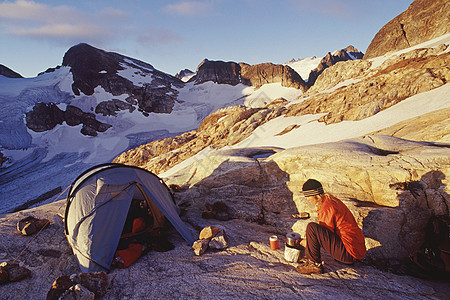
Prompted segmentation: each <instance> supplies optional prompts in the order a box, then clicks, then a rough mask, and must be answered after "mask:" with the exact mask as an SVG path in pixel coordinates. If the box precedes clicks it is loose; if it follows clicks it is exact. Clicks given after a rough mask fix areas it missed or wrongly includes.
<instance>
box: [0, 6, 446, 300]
mask: <svg viewBox="0 0 450 300" xmlns="http://www.w3.org/2000/svg"><path fill="white" fill-rule="evenodd" d="M449 19H450V3H449V2H448V1H445V0H437V1H432V0H415V1H414V2H413V3H412V4H411V6H410V7H409V8H408V9H407V10H406V11H405V12H403V13H402V14H400V15H399V16H397V17H396V18H394V19H393V20H392V21H390V22H389V23H387V24H386V25H385V26H384V27H383V28H381V29H380V31H379V32H378V33H377V34H376V36H375V37H374V38H373V40H372V42H371V44H370V46H369V48H368V49H367V51H366V53H365V54H364V53H362V52H361V51H359V50H358V49H356V48H355V47H354V46H351V45H349V46H348V47H346V48H345V49H338V50H335V49H330V52H329V53H327V54H326V55H325V56H323V57H310V58H304V59H293V60H291V61H289V62H285V63H283V64H274V63H269V62H268V63H262V64H257V65H250V64H247V63H245V62H234V61H219V60H209V59H207V58H205V59H204V60H203V61H202V62H200V63H199V65H198V67H197V69H196V70H194V71H191V70H188V69H185V70H180V72H179V73H178V74H176V76H172V75H169V74H166V73H164V72H162V71H160V70H157V69H155V68H154V67H153V66H152V65H151V64H149V63H146V62H142V61H140V60H138V59H135V58H131V57H126V56H124V55H121V54H119V53H113V52H107V51H105V50H102V49H97V48H95V47H93V46H91V45H89V44H86V43H80V44H77V45H74V46H73V47H71V48H70V49H68V50H67V52H66V53H65V55H64V57H63V59H62V64H61V65H60V66H57V67H55V68H49V69H48V70H46V71H45V72H42V73H40V74H39V75H38V76H36V77H34V78H22V76H21V75H20V74H17V73H16V72H14V71H13V70H10V69H9V68H8V67H6V66H2V65H0V108H1V109H0V120H1V121H0V213H1V214H3V215H1V216H0V232H1V233H2V234H1V235H0V259H1V260H12V259H14V258H16V257H17V256H18V255H19V254H20V252H21V251H22V249H23V248H24V247H25V246H26V245H27V243H28V242H29V239H27V238H24V237H20V236H19V235H18V234H17V229H16V227H15V226H16V224H17V222H18V221H19V220H20V219H22V218H23V217H25V216H28V215H34V216H36V217H40V218H46V219H49V220H51V225H50V226H49V228H48V229H45V230H43V231H42V233H41V235H40V236H39V237H38V238H37V239H36V240H35V241H34V242H33V243H32V244H31V245H30V246H29V248H28V249H27V250H26V251H25V252H24V253H23V254H21V255H19V256H20V258H18V261H19V262H21V263H22V264H23V265H25V266H26V267H27V268H29V269H31V272H32V276H31V277H30V278H28V279H26V280H24V281H19V282H14V283H10V284H8V285H3V286H0V294H2V295H3V296H2V297H5V299H17V298H43V297H45V295H46V293H47V291H48V290H49V289H50V287H51V286H52V282H53V281H54V280H55V279H56V277H58V276H60V275H62V274H65V275H70V274H73V273H79V269H78V266H77V264H76V261H75V259H74V256H73V254H72V252H71V249H70V248H69V246H68V245H67V241H66V240H65V237H64V233H63V231H64V230H63V227H64V225H63V220H61V218H60V217H59V216H58V214H59V215H62V214H63V208H62V207H63V206H64V198H65V194H64V192H65V191H66V188H67V187H68V186H69V185H70V184H71V183H72V181H73V180H74V179H75V178H76V177H77V176H78V175H79V174H81V173H82V172H83V171H85V170H86V169H88V168H90V167H92V166H94V165H97V164H101V163H107V162H114V163H120V164H126V165H131V166H137V167H141V168H144V169H146V170H149V171H151V172H153V173H154V174H157V175H158V176H159V177H160V178H162V179H163V181H164V182H165V183H166V184H167V185H168V186H169V187H170V188H171V190H172V192H173V195H174V199H175V202H176V203H177V204H178V206H179V207H180V208H181V210H182V214H181V218H182V220H183V221H184V222H185V223H186V224H188V225H189V227H190V230H191V231H192V232H193V233H194V235H195V236H196V237H197V236H198V232H199V231H200V230H201V229H202V228H204V227H206V226H209V225H215V224H216V225H220V226H221V227H222V228H224V229H225V230H226V232H227V235H228V237H229V238H230V246H229V248H227V249H225V250H223V251H209V250H208V252H206V253H205V254H204V255H202V256H194V255H193V253H192V249H191V246H192V245H187V244H186V243H185V242H184V240H183V239H182V238H181V237H180V236H179V235H178V234H177V233H176V232H174V233H173V234H172V235H171V236H170V240H171V241H172V242H173V244H174V245H175V249H174V250H171V251H168V252H150V253H149V254H147V255H146V256H144V257H142V258H141V259H140V260H139V261H138V262H136V264H135V265H132V266H131V267H129V268H128V269H120V270H119V269H117V270H113V271H112V272H111V273H110V274H108V276H109V287H108V290H107V291H106V295H105V298H106V299H140V298H155V299H159V298H169V297H170V298H199V299H210V298H237V297H243V298H251V299H252V298H253V299H256V298H258V299H275V298H276V299H303V298H323V299H336V298H339V299H340V298H343V299H344V298H345V299H353V298H355V299H360V298H375V297H377V298H378V297H381V298H408V299H413V298H414V299H429V298H433V299H445V298H446V297H448V294H449V293H450V289H449V287H448V284H447V283H445V282H442V281H439V280H437V281H434V280H428V279H423V278H422V279H420V278H417V277H413V276H412V275H417V274H412V272H411V270H410V269H408V263H407V262H409V256H410V255H411V254H413V253H415V252H417V251H419V250H420V249H421V246H422V244H423V242H424V239H425V227H426V224H427V222H428V220H429V219H430V217H432V216H436V215H448V214H449V213H450V122H449V116H450V83H449V81H450V22H449ZM309 178H314V179H317V180H319V181H320V182H322V184H323V185H324V189H325V191H327V192H330V193H332V194H333V195H335V196H337V197H338V198H340V199H342V200H343V202H344V203H345V204H346V205H347V206H348V207H349V208H350V210H351V212H352V213H353V215H354V216H355V219H356V221H357V223H358V225H359V227H360V228H362V231H363V233H364V236H365V243H366V247H367V249H368V253H367V255H366V257H365V258H364V260H363V261H361V262H357V263H356V264H355V265H352V266H348V265H344V264H340V263H338V262H336V261H334V260H333V259H332V258H330V257H329V256H326V255H324V257H323V260H324V262H325V264H324V266H325V273H324V274H321V275H311V276H310V275H301V274H299V273H298V272H296V271H295V268H293V266H294V265H295V264H292V263H289V262H287V261H286V260H285V258H284V256H283V253H282V251H281V250H278V251H274V250H271V249H270V247H268V238H269V236H271V235H278V237H280V239H282V242H283V241H284V240H283V239H284V236H285V235H286V234H287V233H289V232H297V233H299V234H300V235H302V236H303V235H304V233H305V230H306V225H307V224H308V222H311V221H316V220H317V214H316V213H315V207H313V206H312V205H311V204H310V203H307V201H305V199H304V197H302V195H301V193H300V191H301V187H302V184H303V183H304V182H305V181H306V180H307V179H309ZM55 200H58V201H56V202H55ZM219 201H220V202H221V203H222V204H223V205H225V206H226V207H227V214H226V216H225V217H221V218H216V219H213V218H212V216H208V213H209V212H210V211H209V210H210V208H211V207H212V205H213V204H214V203H217V202H219ZM299 212H308V213H309V214H310V218H308V219H295V218H293V217H292V215H293V214H296V213H299ZM49 250H52V251H54V252H52V251H49Z"/></svg>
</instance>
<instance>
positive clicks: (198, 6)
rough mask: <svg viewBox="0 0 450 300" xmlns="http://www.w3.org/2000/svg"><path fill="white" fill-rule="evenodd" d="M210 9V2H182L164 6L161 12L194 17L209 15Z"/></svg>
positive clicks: (211, 6)
mask: <svg viewBox="0 0 450 300" xmlns="http://www.w3.org/2000/svg"><path fill="white" fill-rule="evenodd" d="M212 9H213V4H212V2H210V1H183V2H178V3H176V4H169V5H166V6H164V7H163V8H162V11H163V12H165V13H168V14H174V15H181V16H195V15H204V14H207V13H210V12H211V11H212Z"/></svg>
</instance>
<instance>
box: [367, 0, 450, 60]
mask: <svg viewBox="0 0 450 300" xmlns="http://www.w3.org/2000/svg"><path fill="white" fill-rule="evenodd" d="M449 19H450V3H449V2H448V1H446V0H415V1H414V2H413V3H412V4H411V5H410V6H409V8H408V9H407V10H406V11H404V12H403V13H402V14H400V15H398V16H397V17H395V18H394V19H392V20H391V21H390V22H388V23H387V24H386V25H384V26H383V27H382V28H381V29H380V31H379V32H378V33H377V34H376V35H375V37H374V38H373V40H372V42H371V43H370V45H369V47H368V48H367V51H366V54H365V55H364V59H370V58H374V57H377V56H381V55H384V54H386V53H388V52H392V51H397V50H401V49H405V48H408V47H411V46H414V45H418V44H420V43H423V42H425V41H428V40H431V39H433V38H436V37H439V36H441V35H443V34H445V33H447V32H450V22H449V21H448V20H449Z"/></svg>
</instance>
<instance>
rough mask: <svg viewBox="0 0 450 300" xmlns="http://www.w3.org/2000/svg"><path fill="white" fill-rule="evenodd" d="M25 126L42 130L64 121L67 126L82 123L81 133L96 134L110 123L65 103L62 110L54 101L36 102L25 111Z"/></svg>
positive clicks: (49, 128) (105, 128)
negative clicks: (65, 105)
mask: <svg viewBox="0 0 450 300" xmlns="http://www.w3.org/2000/svg"><path fill="white" fill-rule="evenodd" d="M25 119H26V123H27V127H28V128H29V129H31V130H33V131H35V132H43V131H47V130H51V129H53V128H55V126H56V125H58V124H62V123H63V122H66V124H67V125H69V126H77V125H80V124H83V127H82V128H81V133H82V134H84V135H89V136H97V134H98V132H105V131H106V130H108V128H110V127H111V125H109V124H106V123H102V122H100V121H98V120H97V119H96V116H95V114H93V113H87V112H83V111H82V110H81V109H79V108H78V107H75V106H73V105H67V107H66V110H65V111H62V110H61V109H60V108H59V107H58V106H57V105H56V104H55V103H51V102H50V103H42V102H39V103H36V105H35V106H34V107H33V109H32V110H31V111H29V112H27V113H26V118H25Z"/></svg>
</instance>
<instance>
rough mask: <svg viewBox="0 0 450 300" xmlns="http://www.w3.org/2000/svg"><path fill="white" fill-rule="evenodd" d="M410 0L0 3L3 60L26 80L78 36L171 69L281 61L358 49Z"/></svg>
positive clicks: (54, 62) (57, 60)
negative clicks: (221, 62)
mask: <svg viewBox="0 0 450 300" xmlns="http://www.w3.org/2000/svg"><path fill="white" fill-rule="evenodd" d="M412 2H413V1H412V0H376V1H375V0H346V1H341V0H278V1H274V0H267V1H266V0H241V1H238V0H205V1H203V0H198V1H170V0H167V1H152V0H128V1H123V0H95V1H92V0H91V1H84V0H74V1H69V0H49V1H44V0H42V1H40V0H36V1H28V0H17V1H1V2H0V45H1V46H0V64H3V65H5V66H7V67H9V68H11V69H13V70H14V71H16V72H18V73H20V74H21V75H23V76H25V77H34V76H36V75H37V73H39V72H42V71H44V70H46V69H47V68H50V67H55V66H57V65H61V63H62V59H63V56H64V53H65V52H66V51H67V50H68V49H69V48H70V47H71V46H73V45H76V44H78V43H81V42H86V43H89V44H91V45H93V46H95V47H98V48H101V49H104V50H107V51H114V52H118V53H120V54H123V55H127V56H130V57H133V58H136V59H139V60H142V61H145V62H147V63H150V64H152V65H153V66H154V67H155V68H157V69H159V70H161V71H164V72H166V73H169V74H173V75H174V74H175V73H177V72H178V71H180V70H181V69H184V68H189V69H191V70H194V71H195V69H196V68H197V66H198V64H199V63H200V62H201V61H202V60H203V59H204V58H208V59H210V60H224V61H236V62H246V63H249V64H257V63H262V62H272V63H284V62H287V61H288V60H290V59H292V58H296V59H297V58H306V57H311V56H318V57H321V56H324V55H325V54H326V53H327V52H329V51H330V52H333V51H334V50H338V49H342V48H345V47H346V46H348V45H354V46H355V47H356V48H358V49H359V50H360V51H363V52H365V50H366V49H367V47H368V46H369V44H370V41H371V40H372V38H373V37H374V35H375V34H376V33H377V32H378V30H379V29H380V28H381V27H382V26H383V25H384V24H386V23H387V22H388V21H390V20H391V19H393V18H394V17H395V16H397V15H398V14H400V13H402V12H403V11H404V10H406V9H407V8H408V6H409V5H410V4H411V3H412Z"/></svg>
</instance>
